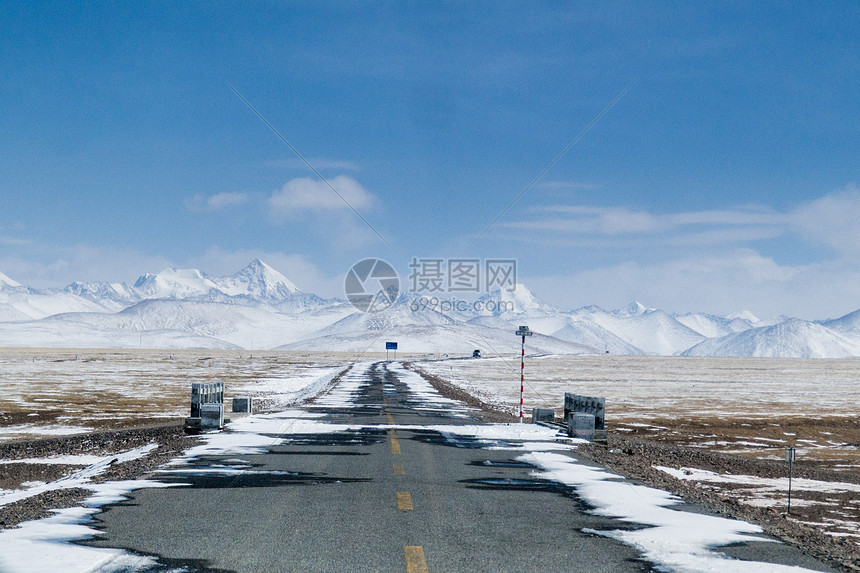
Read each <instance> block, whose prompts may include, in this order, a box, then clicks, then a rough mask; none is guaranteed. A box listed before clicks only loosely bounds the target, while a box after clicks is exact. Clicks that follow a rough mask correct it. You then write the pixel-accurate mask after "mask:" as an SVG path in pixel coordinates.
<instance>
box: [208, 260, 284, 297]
mask: <svg viewBox="0 0 860 573" xmlns="http://www.w3.org/2000/svg"><path fill="white" fill-rule="evenodd" d="M213 282H214V283H215V285H216V286H217V288H218V290H220V291H221V292H223V293H224V294H226V295H229V296H239V295H247V296H249V297H252V298H256V299H260V300H266V301H271V302H274V303H279V302H283V301H285V300H287V299H289V298H291V297H292V296H293V295H296V294H298V293H300V292H301V291H299V289H298V288H296V285H294V284H293V283H292V282H290V280H289V279H288V278H287V277H285V276H284V275H282V274H281V273H279V272H278V271H276V270H275V269H273V268H272V267H270V266H269V265H267V264H266V263H264V262H263V261H261V260H260V259H254V260H253V261H251V264H249V265H248V266H247V267H245V268H244V269H242V270H241V271H239V272H237V273H236V274H234V275H230V276H229V277H223V278H220V279H215V280H214V281H213Z"/></svg>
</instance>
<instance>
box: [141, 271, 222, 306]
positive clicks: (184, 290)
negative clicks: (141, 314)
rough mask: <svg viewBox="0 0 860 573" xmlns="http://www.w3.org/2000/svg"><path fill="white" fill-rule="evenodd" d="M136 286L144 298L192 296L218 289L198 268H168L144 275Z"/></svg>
mask: <svg viewBox="0 0 860 573" xmlns="http://www.w3.org/2000/svg"><path fill="white" fill-rule="evenodd" d="M134 288H135V289H136V290H137V292H138V293H140V295H141V297H142V298H150V299H154V298H177V299H179V298H191V297H194V296H199V295H205V294H207V293H208V292H209V291H210V290H213V289H216V290H217V289H218V285H216V284H215V283H214V282H213V281H212V280H211V279H209V278H207V277H206V276H204V275H203V273H201V272H200V271H198V270H197V269H167V270H163V271H161V272H160V273H158V274H151V273H147V274H145V275H142V276H141V277H140V278H139V279H137V282H135V283H134Z"/></svg>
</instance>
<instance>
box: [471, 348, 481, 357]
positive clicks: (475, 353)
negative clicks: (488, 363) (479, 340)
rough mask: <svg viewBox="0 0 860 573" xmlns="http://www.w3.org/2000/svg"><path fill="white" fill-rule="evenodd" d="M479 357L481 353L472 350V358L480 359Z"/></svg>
mask: <svg viewBox="0 0 860 573" xmlns="http://www.w3.org/2000/svg"><path fill="white" fill-rule="evenodd" d="M480 357H481V351H480V350H473V351H472V358H480Z"/></svg>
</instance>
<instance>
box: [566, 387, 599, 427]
mask: <svg viewBox="0 0 860 573" xmlns="http://www.w3.org/2000/svg"><path fill="white" fill-rule="evenodd" d="M576 412H578V413H581V414H591V415H592V416H594V429H595V430H605V429H606V398H597V397H594V396H580V395H579V394H572V393H570V392H565V393H564V421H565V422H568V419H569V418H570V415H571V414H573V413H576Z"/></svg>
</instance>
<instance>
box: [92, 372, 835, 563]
mask: <svg viewBox="0 0 860 573" xmlns="http://www.w3.org/2000/svg"><path fill="white" fill-rule="evenodd" d="M305 409H306V410H307V411H308V412H309V413H310V414H311V415H322V417H321V418H319V419H320V420H322V421H325V422H331V423H339V424H344V423H346V424H353V425H366V426H376V427H374V428H369V429H363V430H355V431H341V432H336V433H329V434H319V433H309V434H293V433H289V432H286V433H284V434H283V435H282V436H281V437H282V438H284V440H285V443H283V444H282V445H278V446H275V447H272V448H271V449H270V450H269V451H268V452H267V453H265V454H262V455H249V456H236V455H230V456H224V457H222V458H218V457H208V458H201V459H199V460H198V461H197V462H196V465H197V466H199V467H200V468H201V469H205V468H213V467H217V466H218V465H219V464H227V465H229V464H235V463H237V461H238V460H242V461H243V462H246V463H250V464H251V465H252V466H253V470H250V471H243V472H238V473H236V472H234V473H232V474H228V475H221V474H218V473H214V474H211V473H209V474H207V473H205V472H202V473H200V474H199V475H196V474H181V475H177V476H175V477H172V478H171V477H170V475H160V476H157V479H159V480H161V481H166V480H167V481H169V480H170V479H175V480H177V481H179V482H182V483H188V484H190V485H188V486H185V487H174V488H168V489H144V490H138V491H136V492H134V493H133V494H132V498H131V499H130V500H129V501H128V502H125V503H122V504H118V505H114V506H110V507H108V508H107V509H106V510H105V511H104V512H103V513H101V514H99V515H98V516H97V517H98V520H99V521H100V522H101V523H100V525H99V528H100V529H102V530H103V533H104V535H103V536H101V537H100V538H98V539H96V540H93V541H90V542H87V544H88V545H94V546H100V547H120V548H124V549H127V550H129V551H132V552H135V553H140V554H147V555H152V556H156V557H157V559H158V562H159V564H160V565H159V567H158V568H157V569H156V570H169V569H171V568H174V567H185V568H186V570H188V571H212V570H217V571H249V572H264V571H279V572H280V571H398V572H403V571H407V572H411V573H419V572H422V571H431V572H439V571H445V572H449V571H570V570H580V571H590V572H601V571H651V570H652V566H651V564H649V563H648V562H645V561H643V560H641V559H640V556H639V554H638V553H637V551H636V550H635V549H634V548H632V547H629V546H627V545H624V544H621V543H619V542H617V541H614V540H612V539H609V538H606V537H602V536H598V535H593V534H588V533H584V532H583V530H589V529H591V530H605V529H624V528H634V527H635V526H633V525H630V524H624V523H622V522H619V521H617V520H612V519H608V518H604V517H599V516H595V515H591V514H590V513H588V512H587V509H588V508H587V507H584V506H582V504H581V502H580V501H579V500H578V498H577V496H576V495H575V492H572V491H570V490H569V489H568V488H565V487H563V486H561V485H559V484H556V483H554V482H548V481H543V480H539V479H536V478H535V477H533V476H532V475H530V474H531V472H532V471H533V470H534V468H532V467H531V466H527V465H524V464H522V463H520V462H517V461H516V460H515V458H516V457H517V455H519V454H520V453H521V452H512V451H505V450H493V449H486V448H485V447H484V445H485V444H484V443H482V442H477V441H475V440H470V439H468V438H459V439H455V438H452V437H451V436H450V435H442V434H440V433H439V432H437V431H435V430H433V429H432V428H430V427H431V426H435V425H439V424H467V423H468V424H475V423H476V420H475V419H474V418H468V417H464V415H463V411H462V410H457V411H455V410H452V409H450V408H447V409H446V408H444V407H443V408H432V407H431V408H428V406H427V400H426V396H423V397H418V396H415V395H414V394H412V393H411V392H410V390H409V388H408V387H407V386H406V385H405V384H404V383H403V382H402V381H401V380H399V379H398V378H397V376H396V375H394V373H392V372H390V371H389V370H388V369H387V367H386V364H385V363H378V364H375V365H374V366H373V367H372V368H370V370H368V372H367V374H366V376H364V377H363V379H362V381H361V383H360V384H359V385H358V386H357V392H356V393H355V394H354V395H353V396H352V398H351V403H350V404H345V405H343V406H337V405H334V406H325V405H309V406H307V407H306V408H305ZM392 424H396V425H398V426H403V425H418V426H427V427H428V428H427V429H391V428H386V427H385V426H386V425H392ZM692 509H693V510H695V508H692ZM730 553H731V555H732V556H734V557H736V558H740V559H756V560H765V561H772V562H777V563H785V564H801V565H803V566H805V567H810V568H819V569H820V570H827V569H826V568H825V567H823V566H821V565H820V564H817V563H816V562H815V561H812V560H811V559H809V558H807V557H805V556H804V555H802V554H801V553H800V552H798V551H796V550H793V549H792V548H790V547H788V546H785V545H782V544H774V543H767V544H763V543H749V544H743V545H740V546H735V547H732V548H731V549H730Z"/></svg>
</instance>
